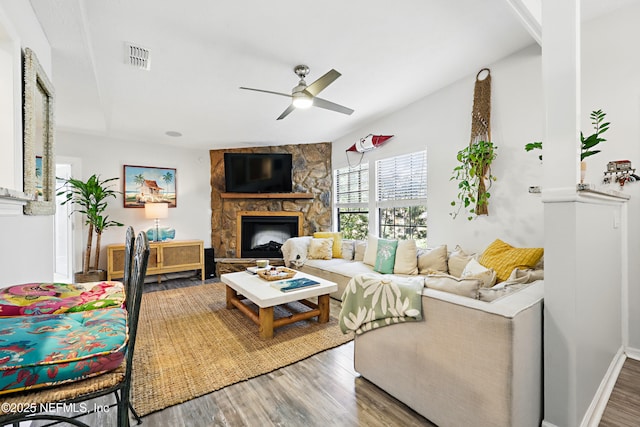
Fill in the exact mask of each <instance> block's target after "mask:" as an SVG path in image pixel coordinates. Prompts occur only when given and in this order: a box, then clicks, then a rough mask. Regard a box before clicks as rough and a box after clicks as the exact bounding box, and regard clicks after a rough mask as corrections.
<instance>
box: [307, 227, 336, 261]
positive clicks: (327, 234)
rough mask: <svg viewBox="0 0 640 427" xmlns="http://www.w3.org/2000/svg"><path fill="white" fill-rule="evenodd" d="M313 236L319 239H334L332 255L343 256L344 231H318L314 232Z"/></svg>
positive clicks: (334, 256)
mask: <svg viewBox="0 0 640 427" xmlns="http://www.w3.org/2000/svg"><path fill="white" fill-rule="evenodd" d="M313 237H315V238H319V239H327V238H331V239H333V246H332V248H331V256H332V257H333V258H342V232H333V231H316V232H315V233H313Z"/></svg>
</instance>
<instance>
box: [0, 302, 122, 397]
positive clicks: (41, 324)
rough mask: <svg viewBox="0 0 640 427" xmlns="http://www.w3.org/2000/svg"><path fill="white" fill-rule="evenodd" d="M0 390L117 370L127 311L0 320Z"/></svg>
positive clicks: (37, 385) (111, 309)
mask: <svg viewBox="0 0 640 427" xmlns="http://www.w3.org/2000/svg"><path fill="white" fill-rule="evenodd" d="M0 336H2V340H0V394H3V393H8V392H13V391H19V390H25V389H32V388H37V387H44V386H49V385H55V384H58V383H61V382H67V381H73V380H80V379H84V378H88V377H91V376H95V375H98V374H101V373H103V372H107V371H110V370H113V369H115V368H117V367H118V366H119V365H120V364H121V363H122V361H123V360H124V355H125V352H126V347H127V338H128V336H127V313H126V311H125V310H124V309H122V308H106V309H102V310H90V311H83V312H80V313H65V314H49V315H40V316H20V317H12V318H1V319H0Z"/></svg>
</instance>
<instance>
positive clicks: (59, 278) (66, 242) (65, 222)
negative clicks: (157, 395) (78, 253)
mask: <svg viewBox="0 0 640 427" xmlns="http://www.w3.org/2000/svg"><path fill="white" fill-rule="evenodd" d="M68 178H71V164H68V163H60V164H56V191H57V189H59V188H62V187H64V184H65V181H64V180H65V179H68ZM65 199H66V198H65V197H64V196H58V195H56V214H55V220H54V221H55V225H54V228H53V239H54V242H55V246H54V256H55V263H54V269H53V279H54V280H55V281H56V282H63V283H73V215H71V213H72V211H73V210H72V209H73V208H72V206H71V204H69V203H67V204H65V205H62V204H61V203H62V202H63V201H64V200H65Z"/></svg>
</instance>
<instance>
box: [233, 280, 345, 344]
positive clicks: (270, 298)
mask: <svg viewBox="0 0 640 427" xmlns="http://www.w3.org/2000/svg"><path fill="white" fill-rule="evenodd" d="M295 277H296V278H298V277H307V278H309V279H312V280H315V281H316V282H319V283H320V285H319V286H313V287H310V288H305V289H299V290H296V291H291V292H282V291H280V290H278V289H275V288H273V287H272V286H271V282H269V281H267V280H264V279H262V278H260V276H258V275H257V274H250V273H247V272H244V271H240V272H236V273H227V274H223V275H222V276H220V280H222V283H224V284H225V285H226V288H227V308H228V309H233V308H237V309H238V310H240V311H241V312H243V313H244V314H246V315H247V316H248V317H249V318H250V319H251V320H253V322H254V323H256V324H257V325H258V327H259V331H260V337H261V338H266V339H268V338H273V330H274V328H277V327H280V326H283V325H288V324H290V323H294V322H297V321H300V320H305V319H310V318H312V317H316V316H317V317H318V323H326V322H328V321H329V294H330V293H331V292H335V291H337V290H338V285H337V284H336V283H334V282H330V281H328V280H324V279H321V278H320V277H316V276H312V275H311V274H306V273H301V272H298V273H296V275H295ZM312 297H318V303H317V304H315V303H313V302H311V301H308V300H307V298H312ZM241 298H242V299H243V298H246V299H248V300H250V301H252V302H253V303H254V304H256V305H257V306H258V311H255V310H252V309H251V308H250V307H248V306H247V305H245V304H243V303H242V301H241ZM294 301H299V302H300V303H302V304H304V305H306V306H307V307H309V308H310V310H308V311H305V312H302V313H294V314H291V315H290V316H287V317H281V318H278V319H274V317H273V307H275V306H276V305H282V304H287V303H290V302H294Z"/></svg>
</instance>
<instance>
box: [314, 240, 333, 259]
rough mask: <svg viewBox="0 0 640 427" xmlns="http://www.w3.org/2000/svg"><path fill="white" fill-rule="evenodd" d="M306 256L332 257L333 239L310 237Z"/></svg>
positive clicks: (317, 257)
mask: <svg viewBox="0 0 640 427" xmlns="http://www.w3.org/2000/svg"><path fill="white" fill-rule="evenodd" d="M308 257H309V259H331V258H333V239H331V238H329V239H316V238H313V239H311V242H310V243H309V253H308Z"/></svg>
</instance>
